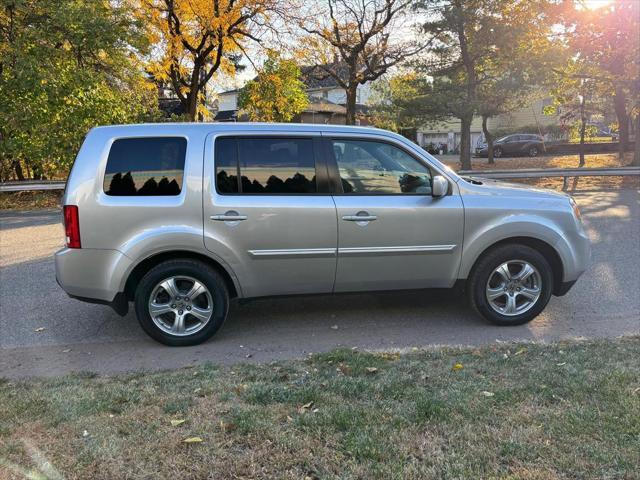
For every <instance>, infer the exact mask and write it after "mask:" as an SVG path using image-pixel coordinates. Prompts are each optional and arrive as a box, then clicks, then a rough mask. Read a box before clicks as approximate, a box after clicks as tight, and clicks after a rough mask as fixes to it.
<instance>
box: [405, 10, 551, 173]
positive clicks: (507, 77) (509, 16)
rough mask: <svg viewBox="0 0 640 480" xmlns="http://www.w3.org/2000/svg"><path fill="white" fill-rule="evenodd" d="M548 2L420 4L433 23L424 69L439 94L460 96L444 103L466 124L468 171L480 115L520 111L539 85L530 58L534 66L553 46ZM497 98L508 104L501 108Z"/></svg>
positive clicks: (428, 25)
mask: <svg viewBox="0 0 640 480" xmlns="http://www.w3.org/2000/svg"><path fill="white" fill-rule="evenodd" d="M546 4H547V2H546V1H544V0H532V1H528V2H521V1H519V0H464V1H463V0H417V1H416V2H415V7H416V9H417V10H418V11H419V12H423V13H424V14H425V17H426V19H427V20H426V21H425V22H424V24H423V28H422V30H423V34H424V35H426V36H427V38H428V39H429V41H430V43H431V48H430V50H429V53H428V55H427V56H426V58H423V59H422V60H421V69H422V70H423V71H424V73H425V74H426V75H428V76H429V77H432V78H434V79H435V81H434V85H439V86H440V88H438V89H434V90H433V91H434V93H437V94H441V93H447V92H448V93H449V94H453V95H456V96H457V98H456V101H451V102H440V105H442V106H443V107H445V108H450V112H449V114H450V116H453V117H456V118H458V119H459V120H460V163H461V165H462V168H463V169H465V170H466V169H470V168H471V122H472V121H473V118H474V115H476V114H484V116H485V117H486V119H488V118H490V117H491V116H494V115H498V114H500V113H504V112H505V111H508V110H510V109H512V108H517V106H518V104H517V102H515V100H516V99H517V97H518V96H519V95H522V94H523V91H522V90H523V89H525V88H528V86H530V85H531V84H532V83H533V81H534V80H533V78H530V75H528V74H527V71H529V72H531V71H532V69H531V68H529V66H528V65H527V63H526V62H527V60H526V57H527V56H529V57H531V58H530V59H529V61H531V62H532V63H534V61H533V58H535V57H538V58H539V57H540V56H541V50H542V47H543V46H544V49H545V50H546V48H547V45H546V44H547V42H548V38H549V37H548V35H547V34H548V32H549V29H550V26H551V20H550V19H549V18H548V12H547V9H546ZM507 87H508V88H507ZM505 88H507V89H506V90H504V91H503V92H502V93H503V94H504V95H502V96H501V89H505ZM438 90H440V91H438ZM507 93H508V94H509V95H508V97H509V98H507V95H506V94H507ZM496 99H500V100H501V103H502V105H496V104H495V100H496ZM485 126H486V120H485ZM485 131H486V132H488V130H487V129H486V128H485ZM485 134H486V133H485ZM489 137H490V134H489Z"/></svg>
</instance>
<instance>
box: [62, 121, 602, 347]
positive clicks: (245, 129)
mask: <svg viewBox="0 0 640 480" xmlns="http://www.w3.org/2000/svg"><path fill="white" fill-rule="evenodd" d="M63 212H64V224H65V233H66V246H65V247H64V248H63V249H62V250H60V251H58V252H57V253H56V254H55V266H56V278H57V281H58V283H59V284H60V285H61V286H62V288H63V289H64V290H65V291H66V292H67V293H68V294H69V295H70V296H72V297H74V298H77V299H80V300H85V301H89V302H95V303H104V304H108V305H110V306H111V307H113V308H114V309H115V311H116V312H118V313H119V314H121V315H124V314H126V313H127V311H128V308H129V303H130V302H133V304H134V307H135V312H136V315H137V318H138V320H139V322H140V324H141V326H142V328H143V329H144V330H145V331H146V332H147V333H148V334H149V335H150V336H152V337H153V338H155V339H156V340H158V341H160V342H163V343H165V344H168V345H194V344H197V343H200V342H202V341H204V340H206V339H208V338H209V337H211V336H212V335H213V334H214V333H215V332H216V331H217V330H218V329H219V328H220V326H221V325H222V323H223V321H224V320H225V318H226V316H227V312H228V309H229V302H230V300H231V299H233V298H252V297H264V296H274V295H299V294H314V293H324V294H330V293H342V292H356V291H376V290H378V291H379V290H401V289H424V288H450V287H454V286H456V285H462V286H464V287H465V289H466V293H467V296H468V298H469V301H470V303H471V305H472V306H473V308H474V309H475V310H476V312H477V313H479V314H480V316H482V317H483V318H485V319H486V320H488V321H490V322H493V323H495V324H498V325H518V324H522V323H524V322H528V321H529V320H531V319H533V318H534V317H536V316H537V315H538V314H539V313H540V312H541V311H542V310H543V309H544V307H545V305H546V304H547V302H548V301H549V299H550V297H551V296H552V295H563V294H564V293H566V292H567V291H568V290H569V288H570V287H571V286H572V285H573V284H574V282H575V281H576V280H577V279H578V277H579V276H580V275H581V274H582V272H583V271H584V270H585V268H586V266H587V262H588V259H589V251H590V245H589V240H588V239H587V235H586V233H585V230H584V228H583V226H582V222H581V220H580V214H579V211H578V208H577V206H576V204H575V202H574V201H573V200H572V198H571V197H570V196H568V195H566V194H563V193H556V192H551V191H544V190H538V189H533V188H528V187H526V186H522V185H511V184H505V183H499V182H495V181H490V180H483V179H476V178H462V177H460V176H458V175H457V174H455V173H454V172H453V171H452V170H450V169H449V168H447V167H446V166H444V165H443V164H442V163H440V162H439V161H438V160H437V159H435V158H434V157H433V156H431V155H429V154H428V153H427V152H425V151H424V150H423V149H421V148H420V147H418V146H417V145H415V144H413V143H412V142H410V141H409V140H407V139H405V138H404V137H401V136H399V135H396V134H394V133H391V132H388V131H385V130H378V129H371V128H361V127H339V126H333V125H303V124H297V125H284V124H242V123H233V124H227V123H196V124H175V123H166V124H159V125H125V126H109V127H98V128H94V129H93V130H91V131H90V132H89V134H88V135H87V137H86V139H85V141H84V143H83V145H82V148H81V149H80V152H79V153H78V156H77V158H76V161H75V163H74V165H73V168H72V170H71V174H70V176H69V179H68V181H67V186H66V190H65V193H64V197H63ZM291 301H292V302H295V301H296V300H295V299H294V300H291ZM426 315H428V314H426Z"/></svg>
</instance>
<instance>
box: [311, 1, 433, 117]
mask: <svg viewBox="0 0 640 480" xmlns="http://www.w3.org/2000/svg"><path fill="white" fill-rule="evenodd" d="M410 3H411V1H410V0H322V1H318V2H316V5H315V7H312V8H311V11H310V12H307V14H306V15H305V16H304V18H301V19H299V25H300V27H301V29H302V31H303V32H304V33H305V35H304V37H303V38H302V42H301V43H302V45H303V49H302V50H303V58H305V59H306V61H307V62H308V63H310V64H312V65H315V69H314V71H313V75H314V76H316V77H317V78H328V77H331V78H333V79H334V80H335V82H336V83H337V84H338V85H339V86H340V87H341V88H343V89H344V90H345V93H346V116H347V119H346V123H347V124H348V125H354V124H355V121H356V100H357V92H358V87H359V86H360V85H364V84H366V83H367V82H372V81H374V80H376V79H378V78H380V76H382V75H383V74H385V73H386V72H387V71H388V70H389V69H390V68H392V67H394V66H395V65H398V64H400V63H401V62H403V61H405V60H406V59H408V58H410V57H412V56H413V55H415V54H417V53H418V52H420V51H421V50H422V49H423V48H424V46H423V45H421V44H420V43H418V42H416V41H415V40H407V39H403V38H401V37H400V36H399V35H397V33H398V31H399V30H400V29H401V28H402V27H403V26H406V25H407V23H408V22H409V21H410V20H409V18H410V17H409V15H408V13H409V12H408V8H407V7H408V6H409V4H410Z"/></svg>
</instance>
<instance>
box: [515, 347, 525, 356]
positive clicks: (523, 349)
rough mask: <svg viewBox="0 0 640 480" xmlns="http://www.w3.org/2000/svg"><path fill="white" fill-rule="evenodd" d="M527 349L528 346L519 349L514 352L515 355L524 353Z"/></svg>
mask: <svg viewBox="0 0 640 480" xmlns="http://www.w3.org/2000/svg"><path fill="white" fill-rule="evenodd" d="M526 351H527V349H526V348H521V349H520V350H518V351H517V352H516V353H514V355H522V354H523V353H524V352H526Z"/></svg>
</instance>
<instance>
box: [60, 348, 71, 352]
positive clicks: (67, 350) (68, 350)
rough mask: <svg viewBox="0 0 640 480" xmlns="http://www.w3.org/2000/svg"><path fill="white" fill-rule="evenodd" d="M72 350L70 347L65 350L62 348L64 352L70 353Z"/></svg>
mask: <svg viewBox="0 0 640 480" xmlns="http://www.w3.org/2000/svg"><path fill="white" fill-rule="evenodd" d="M70 351H71V349H70V348H65V349H64V350H62V353H69V352H70Z"/></svg>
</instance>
